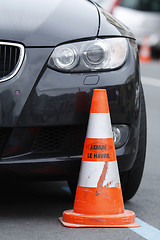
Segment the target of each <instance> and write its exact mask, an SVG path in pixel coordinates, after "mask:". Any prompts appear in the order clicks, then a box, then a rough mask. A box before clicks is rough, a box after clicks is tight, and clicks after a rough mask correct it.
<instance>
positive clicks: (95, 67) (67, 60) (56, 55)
mask: <svg viewBox="0 0 160 240" xmlns="http://www.w3.org/2000/svg"><path fill="white" fill-rule="evenodd" d="M127 52H128V43H127V40H126V39H125V38H107V39H95V40H91V41H85V42H75V43H69V44H64V45H60V46H58V47H56V48H55V49H54V51H53V53H52V54H51V56H50V58H49V61H48V66H49V67H51V68H53V69H55V70H59V71H62V72H90V71H104V70H110V69H115V68H118V67H120V66H122V64H124V62H125V60H126V57H127Z"/></svg>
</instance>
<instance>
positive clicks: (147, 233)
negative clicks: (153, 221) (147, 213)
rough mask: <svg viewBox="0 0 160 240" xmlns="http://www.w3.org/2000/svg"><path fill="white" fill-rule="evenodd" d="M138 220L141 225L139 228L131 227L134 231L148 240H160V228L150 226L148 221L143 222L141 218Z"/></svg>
mask: <svg viewBox="0 0 160 240" xmlns="http://www.w3.org/2000/svg"><path fill="white" fill-rule="evenodd" d="M136 221H137V222H138V223H139V224H140V225H141V226H140V227H138V228H130V229H131V230H132V231H134V232H135V233H137V234H138V235H140V236H141V237H143V238H145V239H147V240H160V230H158V229H157V228H154V227H152V226H150V225H149V224H148V223H145V222H143V221H142V220H140V219H139V218H136Z"/></svg>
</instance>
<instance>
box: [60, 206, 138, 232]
mask: <svg viewBox="0 0 160 240" xmlns="http://www.w3.org/2000/svg"><path fill="white" fill-rule="evenodd" d="M59 220H60V222H61V223H62V224H63V226H65V227H70V228H71V227H73V228H76V227H77V228H79V227H112V228H113V227H120V228H121V227H122V228H134V227H140V225H139V224H138V223H137V222H136V221H135V214H134V212H132V211H129V210H124V213H122V214H115V215H86V214H77V213H74V212H73V210H67V211H64V212H63V217H60V218H59Z"/></svg>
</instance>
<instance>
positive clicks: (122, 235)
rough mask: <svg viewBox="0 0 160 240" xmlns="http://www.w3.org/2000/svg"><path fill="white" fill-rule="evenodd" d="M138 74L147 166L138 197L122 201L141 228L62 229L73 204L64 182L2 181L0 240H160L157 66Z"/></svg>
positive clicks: (159, 86)
mask: <svg viewBox="0 0 160 240" xmlns="http://www.w3.org/2000/svg"><path fill="white" fill-rule="evenodd" d="M141 73H142V76H143V77H142V82H143V86H144V92H145V98H146V107H147V121H148V142H147V156H146V165H145V171H144V175H143V179H142V183H141V186H140V188H139V190H138V192H137V194H136V195H135V197H134V198H133V199H132V200H130V201H128V202H126V203H125V208H126V209H130V210H133V211H134V212H135V214H136V217H137V221H139V222H140V224H141V227H140V228H137V229H121V228H82V229H71V228H65V227H63V226H62V225H61V223H60V222H59V220H58V217H60V216H61V215H62V212H63V211H64V210H66V209H72V208H73V203H74V199H73V198H72V195H71V193H70V191H69V188H68V186H67V183H66V182H47V183H45V182H38V183H35V182H34V183H33V182H27V183H24V182H21V183H18V184H17V183H16V184H15V183H10V184H4V183H1V185H0V187H1V195H0V240H52V239H55V240H82V239H86V240H90V239H92V240H97V239H98V240H101V239H103V240H104V239H107V240H116V239H118V240H132V239H134V240H139V239H148V240H160V230H159V229H160V184H159V183H160V160H159V156H160V140H159V136H160V127H159V123H160V107H159V103H160V63H158V61H156V62H151V63H148V64H143V65H142V66H141Z"/></svg>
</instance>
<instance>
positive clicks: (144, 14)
mask: <svg viewBox="0 0 160 240" xmlns="http://www.w3.org/2000/svg"><path fill="white" fill-rule="evenodd" d="M95 1H96V2H97V3H98V4H99V5H100V6H102V7H103V8H104V9H106V10H107V11H108V12H109V13H110V14H112V15H113V16H114V17H115V18H117V19H118V20H120V21H121V22H122V23H123V24H125V25H126V26H127V27H128V28H130V29H131V31H132V32H133V33H134V35H135V37H136V39H137V43H138V45H139V46H148V49H149V51H150V54H151V55H152V56H153V58H155V59H158V60H160V1H159V0H95Z"/></svg>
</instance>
